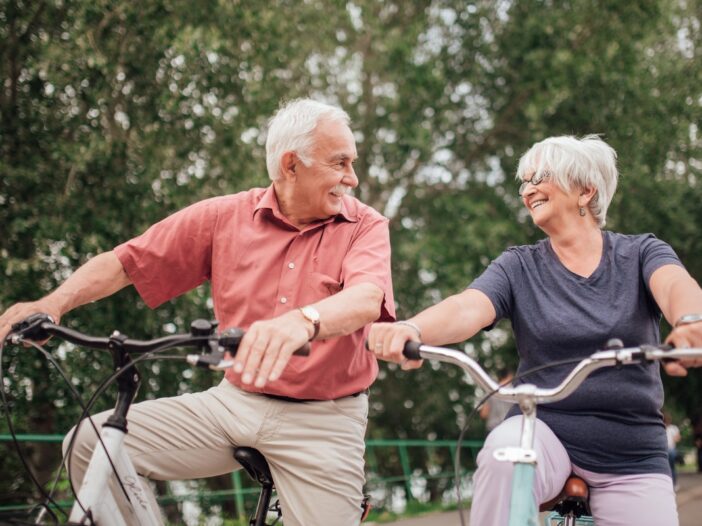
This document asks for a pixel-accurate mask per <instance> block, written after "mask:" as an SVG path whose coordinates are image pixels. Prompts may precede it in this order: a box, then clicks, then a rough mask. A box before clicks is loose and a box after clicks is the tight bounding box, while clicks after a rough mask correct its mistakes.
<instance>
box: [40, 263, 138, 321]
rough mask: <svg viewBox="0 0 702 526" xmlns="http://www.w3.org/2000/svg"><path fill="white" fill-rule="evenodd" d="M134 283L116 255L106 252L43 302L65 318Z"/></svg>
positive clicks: (86, 264)
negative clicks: (65, 315) (87, 304)
mask: <svg viewBox="0 0 702 526" xmlns="http://www.w3.org/2000/svg"><path fill="white" fill-rule="evenodd" d="M130 283H131V280H130V279H129V277H128V276H127V273H126V272H125V271H124V267H122V263H121V262H120V261H119V259H118V258H117V255H116V254H115V253H114V252H113V251H110V252H104V253H102V254H99V255H97V256H95V257H94V258H92V259H90V260H89V261H88V262H87V263H85V264H84V265H82V266H81V267H80V268H78V270H76V271H75V272H74V273H73V274H71V276H70V277H69V278H68V279H67V280H66V281H65V282H64V283H63V284H62V285H61V286H60V287H58V288H57V289H56V290H55V291H53V292H52V293H51V294H49V295H48V296H46V298H45V299H44V300H45V301H46V302H47V303H48V304H50V305H52V306H53V307H54V308H55V309H56V310H57V311H58V313H59V315H60V316H63V315H64V314H65V313H67V312H68V311H70V310H72V309H75V308H76V307H79V306H80V305H85V304H86V303H90V302H92V301H97V300H99V299H102V298H105V297H107V296H110V295H112V294H114V293H115V292H117V291H118V290H121V289H122V288H124V287H126V286H127V285H129V284H130Z"/></svg>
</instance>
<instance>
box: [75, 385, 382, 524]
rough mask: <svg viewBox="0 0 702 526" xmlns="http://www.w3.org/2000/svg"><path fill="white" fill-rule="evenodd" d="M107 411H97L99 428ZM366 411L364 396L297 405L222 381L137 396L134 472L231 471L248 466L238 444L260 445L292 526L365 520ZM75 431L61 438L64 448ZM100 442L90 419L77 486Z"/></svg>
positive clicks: (180, 475)
mask: <svg viewBox="0 0 702 526" xmlns="http://www.w3.org/2000/svg"><path fill="white" fill-rule="evenodd" d="M110 413H111V411H106V412H104V413H100V414H98V415H96V416H94V417H93V421H94V422H95V423H96V425H97V428H98V430H99V429H100V425H101V424H102V422H104V420H105V419H106V418H107V417H108V416H109V414H110ZM367 417H368V397H367V396H366V395H359V396H355V397H353V396H349V397H346V398H341V399H338V400H330V401H323V402H304V403H295V402H286V401H281V400H276V399H272V398H268V397H265V396H262V395H260V394H253V393H248V392H246V391H242V390H241V389H238V388H237V387H234V386H233V385H231V384H230V383H229V382H228V381H226V380H223V381H222V382H221V383H220V384H219V385H217V386H216V387H212V388H211V389H209V390H207V391H205V392H202V393H195V394H184V395H181V396H176V397H173V398H163V399H159V400H149V401H145V402H141V403H138V404H134V405H133V406H132V407H131V409H130V411H129V414H128V434H127V437H126V440H125V444H126V447H127V450H128V453H129V456H130V458H131V460H132V462H133V463H134V466H135V468H136V471H137V473H138V474H139V475H141V476H143V477H146V478H150V479H154V480H186V479H195V478H202V477H211V476H215V475H221V474H224V473H230V472H232V471H234V470H236V469H240V468H241V466H240V465H239V464H238V463H237V462H236V461H235V460H234V457H233V456H232V452H233V449H232V448H233V447H234V446H248V447H255V448H256V449H258V450H259V451H261V453H263V455H264V456H265V457H266V459H267V460H268V463H269V465H270V468H271V473H272V475H273V479H274V481H275V485H276V488H277V490H278V494H279V498H280V503H281V507H282V510H283V518H284V521H285V524H286V526H294V525H304V526H310V525H327V524H330V525H331V524H333V525H335V526H337V525H338V526H343V525H349V526H350V525H358V524H359V523H360V518H361V502H362V499H363V495H362V491H363V484H364V481H365V477H364V469H363V468H364V464H363V454H364V449H365V443H364V436H365V431H366V421H367ZM74 431H75V428H74V429H73V430H71V432H70V433H69V435H68V436H67V437H66V439H65V440H64V455H65V451H66V447H67V445H68V442H69V440H70V436H71V435H72V434H73V432H74ZM96 441H97V440H96V436H95V431H94V430H93V428H92V426H90V424H89V423H88V422H84V423H83V424H82V425H81V426H80V431H79V433H78V437H77V438H76V442H75V444H74V447H73V453H72V456H71V466H70V475H71V479H72V481H73V483H74V485H75V486H76V489H77V488H79V487H80V483H81V481H82V479H83V475H84V474H85V470H86V468H87V465H88V462H89V461H90V456H91V454H92V450H93V448H94V446H95V443H96ZM144 485H145V486H149V484H144ZM148 493H149V498H150V500H151V503H152V505H153V506H154V507H156V509H157V505H156V500H155V498H154V496H153V493H152V492H151V490H150V488H149V489H148ZM159 513H160V512H159Z"/></svg>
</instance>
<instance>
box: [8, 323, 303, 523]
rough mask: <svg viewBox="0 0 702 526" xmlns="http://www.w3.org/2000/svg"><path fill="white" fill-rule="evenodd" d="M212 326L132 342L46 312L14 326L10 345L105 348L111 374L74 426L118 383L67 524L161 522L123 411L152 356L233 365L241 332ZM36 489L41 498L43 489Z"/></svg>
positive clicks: (222, 366) (195, 326)
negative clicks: (51, 342) (127, 442)
mask: <svg viewBox="0 0 702 526" xmlns="http://www.w3.org/2000/svg"><path fill="white" fill-rule="evenodd" d="M216 327H217V323H216V322H209V321H207V320H195V321H194V322H193V323H192V324H191V327H190V333H188V334H174V335H170V336H165V337H161V338H156V339H153V340H135V339H131V338H128V337H127V336H125V335H123V334H120V333H119V332H117V331H115V332H114V333H113V334H112V335H111V336H110V337H108V338H99V337H94V336H89V335H86V334H83V333H80V332H78V331H75V330H72V329H69V328H67V327H63V326H61V325H57V324H55V323H53V320H51V318H50V317H49V316H47V315H45V314H36V315H33V316H30V317H29V318H27V319H26V320H24V321H23V322H20V323H18V324H15V325H13V327H12V332H11V333H10V334H9V335H8V337H7V338H8V339H9V340H10V341H11V342H12V343H13V344H19V343H29V342H34V341H43V340H46V339H48V338H49V337H50V336H58V337H60V338H62V339H64V340H66V341H69V342H72V343H75V344H77V345H81V346H84V347H88V348H92V349H103V350H108V351H109V352H110V353H111V354H112V359H113V368H114V370H115V373H114V374H113V375H112V376H111V377H110V378H109V379H108V380H107V381H106V382H104V383H103V385H102V387H101V388H100V389H98V391H97V392H96V393H95V394H94V395H93V397H92V399H91V401H90V402H89V403H88V404H87V405H86V406H85V407H84V410H83V415H81V419H80V422H79V424H78V425H81V423H82V421H83V420H84V419H85V418H86V417H87V418H89V417H88V416H87V415H88V411H89V410H90V407H91V405H92V401H94V400H95V399H96V398H97V396H99V395H100V394H101V393H102V392H103V391H104V390H105V388H106V387H107V386H109V385H110V384H111V382H112V381H113V380H114V381H116V383H117V387H118V392H117V401H116V404H115V409H114V412H113V413H112V415H111V416H110V417H109V418H108V419H107V421H106V422H105V423H104V424H103V427H102V430H101V431H100V435H99V441H98V444H97V446H96V447H95V450H94V451H93V455H92V457H91V459H90V463H89V464H88V468H87V471H86V473H85V477H84V479H83V482H82V484H81V487H80V489H79V490H78V492H75V491H74V493H75V494H76V500H75V503H74V504H73V507H72V508H71V512H70V515H69V516H68V521H69V522H68V523H69V524H81V525H83V524H89V525H95V524H97V525H98V526H122V525H132V524H139V525H140V526H151V525H157V524H160V520H159V518H158V517H156V515H155V514H154V511H153V510H152V509H151V508H150V507H149V506H148V504H147V501H146V498H145V497H144V490H143V488H142V487H141V483H140V482H139V479H138V476H137V473H136V470H135V468H134V465H133V464H132V462H131V460H130V458H129V455H128V453H127V451H126V449H125V448H124V445H123V444H124V438H125V436H126V430H127V413H128V411H129V408H130V406H131V403H132V401H133V400H134V398H135V396H136V392H137V389H138V387H139V384H140V380H141V377H140V375H139V372H138V370H137V369H136V368H135V365H136V364H137V363H138V362H139V361H141V360H143V359H144V358H145V357H147V356H149V355H151V354H153V353H156V352H161V351H165V350H167V349H172V348H175V347H182V348H198V349H200V351H201V354H190V355H187V356H183V357H177V358H182V359H183V360H185V361H187V362H188V363H189V364H190V365H193V366H200V367H207V368H210V369H214V370H223V369H227V368H228V367H231V365H232V361H231V360H230V359H225V358H226V357H225V353H229V354H230V355H231V356H233V355H234V354H236V351H237V348H238V346H239V343H240V341H241V339H242V337H243V336H244V332H243V331H242V330H241V329H227V330H225V331H223V332H222V333H220V334H216ZM0 349H1V347H0ZM131 354H142V356H141V357H140V358H136V359H134V360H132V359H131V356H130V355H131ZM294 354H296V355H303V356H304V355H307V354H309V344H306V345H305V346H304V347H302V348H301V349H298V350H297V351H295V353H294ZM171 358H173V357H171ZM76 429H77V428H76ZM96 432H97V430H96ZM75 435H76V433H74V435H73V436H74V437H75ZM100 446H101V447H100ZM71 447H72V441H71V444H70V445H69V451H70V449H71ZM264 462H265V460H264ZM266 468H267V466H266ZM269 473H270V472H269ZM69 479H70V473H69ZM111 480H115V481H116V483H117V488H118V490H117V495H115V494H114V493H113V491H112V490H111V489H110V481H111ZM40 490H41V491H42V493H44V494H45V492H44V491H43V489H42V488H40ZM45 496H47V497H48V499H49V500H51V497H50V495H46V494H45ZM118 500H120V501H122V502H123V509H125V510H127V511H126V515H125V514H123V513H122V511H121V510H120V507H119V506H118ZM46 509H48V506H47V507H46V508H45V510H46ZM42 515H43V513H41V514H40V516H39V517H38V518H37V520H41V518H42ZM257 524H258V523H257ZM260 524H261V525H263V524H264V523H263V522H261V523H260Z"/></svg>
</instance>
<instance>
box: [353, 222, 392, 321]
mask: <svg viewBox="0 0 702 526" xmlns="http://www.w3.org/2000/svg"><path fill="white" fill-rule="evenodd" d="M341 279H342V281H343V283H344V287H350V286H352V285H358V284H360V283H373V284H375V285H377V286H378V287H380V289H381V290H382V291H383V305H382V308H381V313H380V318H378V321H394V319H395V300H394V298H393V291H392V274H391V267H390V232H389V229H388V220H387V219H386V218H385V217H383V216H381V215H380V214H377V213H373V214H367V215H365V216H364V217H363V218H362V219H361V224H360V225H359V228H358V231H357V233H356V234H355V235H354V237H353V239H352V242H351V246H350V247H349V250H348V252H347V253H346V255H345V257H344V262H343V264H342V271H341Z"/></svg>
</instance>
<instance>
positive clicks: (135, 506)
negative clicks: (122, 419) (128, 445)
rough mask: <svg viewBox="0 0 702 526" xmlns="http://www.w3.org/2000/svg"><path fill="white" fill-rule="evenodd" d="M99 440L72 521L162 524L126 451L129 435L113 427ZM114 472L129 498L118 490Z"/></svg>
mask: <svg viewBox="0 0 702 526" xmlns="http://www.w3.org/2000/svg"><path fill="white" fill-rule="evenodd" d="M100 436H101V439H102V443H100V442H98V444H97V445H96V447H95V450H94V451H93V455H92V457H91V458H90V463H89V464H88V469H87V471H86V473H85V477H84V478H83V483H82V485H81V488H80V490H79V492H78V499H77V500H76V502H75V503H74V504H73V508H72V509H71V515H70V517H69V521H70V522H72V523H77V524H86V521H87V523H88V524H90V523H91V521H92V522H95V523H97V524H99V525H100V526H103V525H104V526H129V525H131V524H139V525H144V526H156V525H159V524H161V521H160V520H159V518H158V517H157V516H156V515H155V514H154V511H153V510H152V509H151V507H150V506H149V502H148V498H147V496H146V492H145V491H144V488H143V487H142V485H141V481H140V480H139V477H138V475H137V473H136V470H135V469H134V465H133V464H132V462H131V460H130V459H129V456H128V455H127V453H126V451H125V450H124V447H123V444H124V439H125V437H126V433H125V432H124V431H122V430H120V429H117V428H114V427H109V426H104V427H103V428H102V431H101V433H100ZM103 445H104V447H103ZM110 459H111V460H112V463H110ZM113 465H114V470H113V467H112V466H113ZM115 471H116V472H117V476H118V477H119V479H120V480H121V481H122V486H123V487H124V490H125V491H126V493H127V494H126V497H125V495H124V494H123V493H122V491H121V490H120V489H119V488H118V487H115V486H116V484H115V480H114V478H115V473H114V472H115ZM118 497H121V498H122V499H124V500H125V503H124V505H123V506H122V508H120V507H119V506H118V504H117V498H118ZM122 509H124V510H125V511H126V513H127V514H128V515H127V516H126V517H125V516H124V515H123V514H122Z"/></svg>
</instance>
